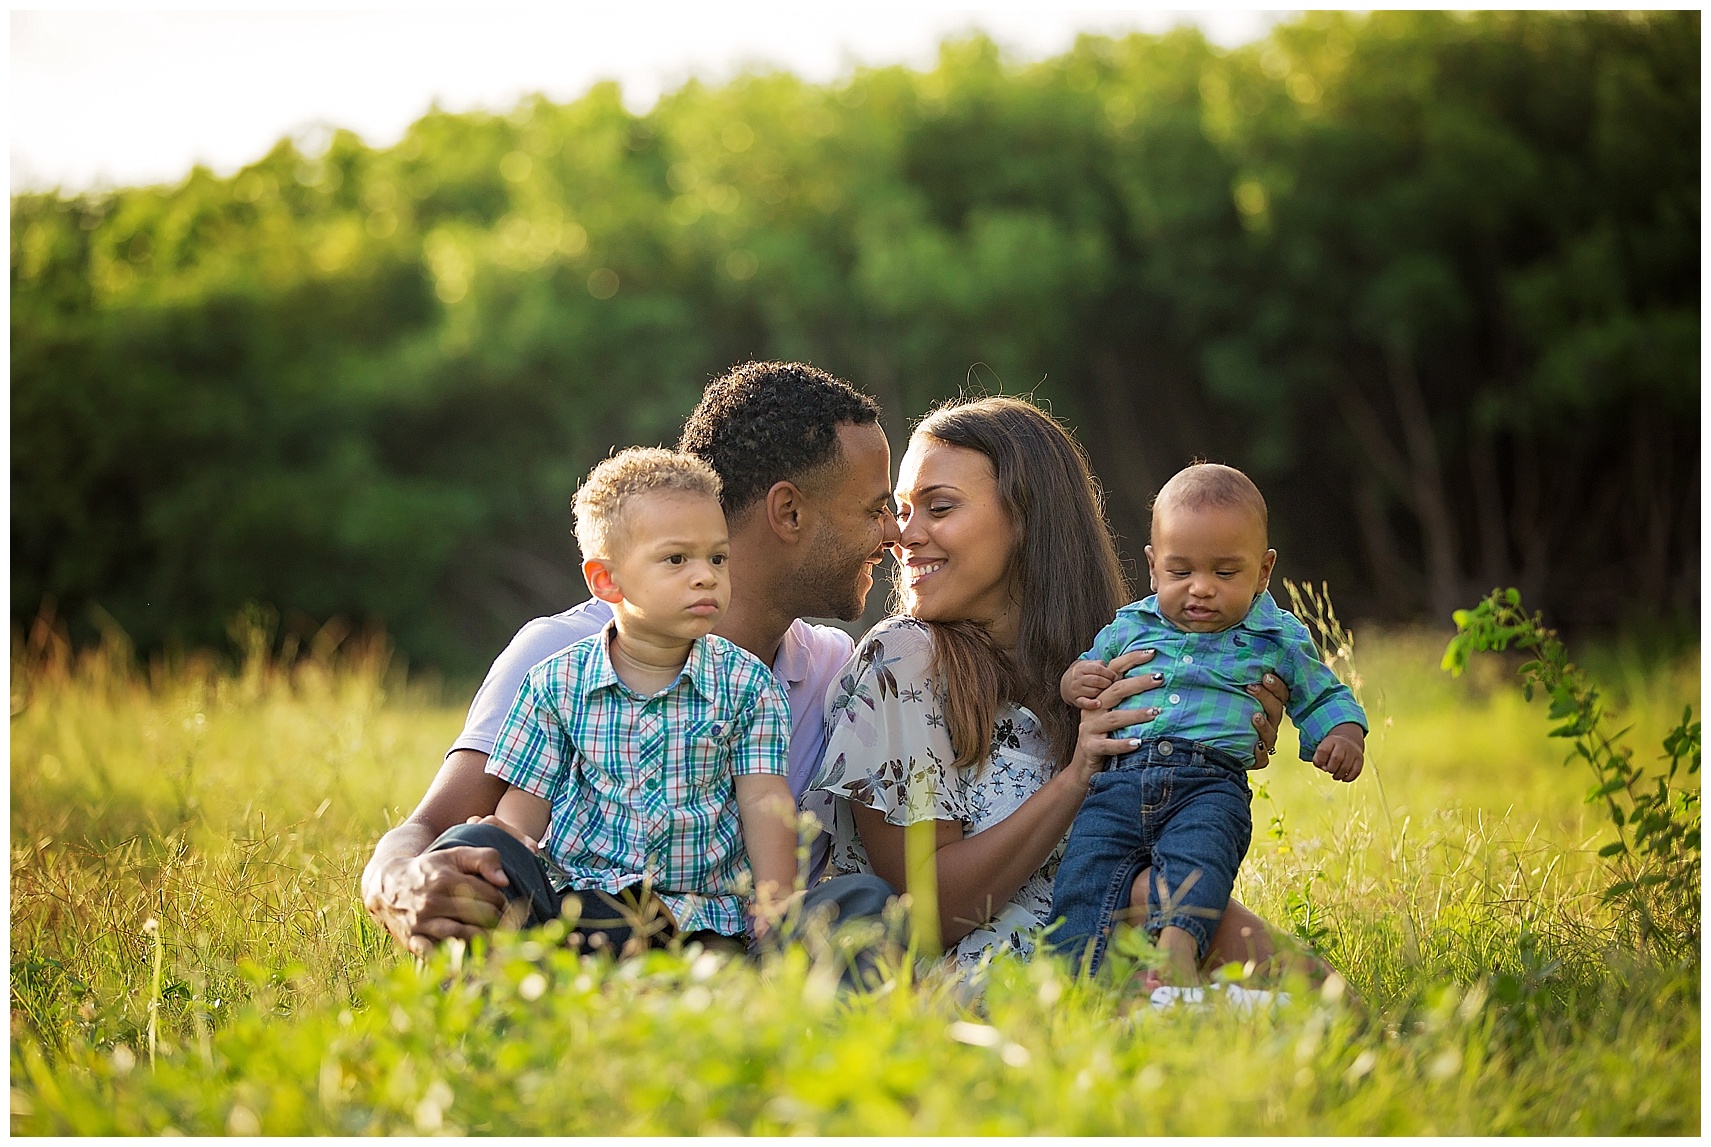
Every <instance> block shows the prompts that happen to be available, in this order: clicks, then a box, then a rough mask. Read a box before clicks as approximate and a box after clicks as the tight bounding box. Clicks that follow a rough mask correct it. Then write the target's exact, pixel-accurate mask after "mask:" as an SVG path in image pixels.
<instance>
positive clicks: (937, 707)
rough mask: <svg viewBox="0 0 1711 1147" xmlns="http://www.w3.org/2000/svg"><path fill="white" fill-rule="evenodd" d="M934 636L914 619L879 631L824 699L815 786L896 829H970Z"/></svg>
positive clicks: (895, 620)
mask: <svg viewBox="0 0 1711 1147" xmlns="http://www.w3.org/2000/svg"><path fill="white" fill-rule="evenodd" d="M932 661H933V641H932V635H931V634H930V633H929V631H928V630H927V628H926V627H925V626H924V625H922V624H921V623H920V622H918V621H915V620H914V619H912V618H903V617H899V618H892V619H890V620H888V621H885V622H882V623H880V624H879V625H877V626H875V627H874V628H873V629H872V630H871V631H870V632H869V633H868V635H867V636H866V637H865V638H863V639H862V641H861V644H860V645H858V646H856V651H855V654H854V655H853V656H852V657H851V658H850V660H849V662H848V663H847V664H845V666H844V668H843V671H842V672H841V673H839V675H838V679H837V680H836V681H835V682H834V683H833V685H832V688H831V689H830V690H829V691H828V693H827V696H826V755H825V757H824V759H823V763H822V764H821V767H820V772H819V774H818V776H816V778H815V780H814V784H813V785H812V786H811V787H813V788H815V789H823V790H825V791H826V792H829V793H831V794H832V795H834V796H839V797H844V798H847V799H848V800H851V801H855V802H857V803H860V804H863V805H866V806H867V807H868V808H871V809H874V810H876V811H878V812H881V813H883V814H885V819H886V820H887V821H889V822H890V823H892V824H899V825H903V824H913V823H915V822H916V821H921V820H956V821H963V822H964V823H967V822H968V820H969V812H968V808H967V804H968V800H967V794H966V793H965V792H964V791H963V786H962V785H960V784H958V783H957V779H956V778H955V777H954V776H953V775H952V774H953V770H952V765H951V763H952V762H953V761H954V760H955V759H956V754H955V752H954V751H953V750H952V749H951V738H950V731H949V729H948V728H947V726H946V724H945V715H944V705H943V701H942V699H941V698H940V696H939V690H938V688H937V685H936V682H935V679H934V677H933V674H932Z"/></svg>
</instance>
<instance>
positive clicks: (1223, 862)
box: [1147, 769, 1253, 983]
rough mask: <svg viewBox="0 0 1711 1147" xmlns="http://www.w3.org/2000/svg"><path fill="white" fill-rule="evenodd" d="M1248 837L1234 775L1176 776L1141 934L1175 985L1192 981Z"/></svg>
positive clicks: (1244, 795)
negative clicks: (1162, 957)
mask: <svg viewBox="0 0 1711 1147" xmlns="http://www.w3.org/2000/svg"><path fill="white" fill-rule="evenodd" d="M1252 835H1253V814H1252V811H1251V810H1250V808H1249V796H1248V789H1247V785H1246V783H1245V782H1244V781H1243V780H1241V779H1239V778H1238V777H1237V775H1236V774H1235V773H1233V772H1232V773H1229V774H1223V773H1222V772H1221V771H1219V772H1216V773H1215V772H1213V771H1211V770H1198V769H1197V770H1177V776H1176V778H1175V780H1174V782H1173V785H1172V793H1171V815H1170V818H1169V820H1168V822H1167V823H1166V825H1165V827H1164V829H1163V830H1162V831H1161V832H1160V833H1159V837H1158V841H1157V843H1155V844H1154V845H1153V850H1152V854H1153V855H1152V859H1153V871H1152V880H1151V882H1150V885H1149V887H1148V888H1147V909H1148V912H1147V930H1148V931H1149V932H1153V933H1155V934H1156V935H1157V936H1158V943H1159V947H1160V948H1162V949H1163V950H1164V952H1165V954H1166V955H1167V956H1168V957H1169V958H1170V964H1171V971H1172V974H1173V976H1174V977H1176V978H1177V982H1179V983H1193V982H1195V980H1197V979H1198V969H1199V967H1200V963H1201V961H1202V960H1204V959H1205V958H1206V954H1207V952H1208V951H1209V950H1210V949H1211V945H1212V936H1213V933H1215V932H1216V931H1217V929H1218V922H1219V920H1220V919H1221V918H1222V917H1223V914H1224V908H1225V906H1226V905H1228V904H1229V902H1230V890H1231V888H1233V887H1234V886H1235V882H1236V870H1237V869H1238V868H1240V867H1241V864H1242V859H1243V858H1244V857H1245V856H1247V852H1248V842H1249V839H1250V838H1251V837H1252Z"/></svg>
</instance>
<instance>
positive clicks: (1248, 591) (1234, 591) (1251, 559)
mask: <svg viewBox="0 0 1711 1147" xmlns="http://www.w3.org/2000/svg"><path fill="white" fill-rule="evenodd" d="M1152 542H1153V544H1152V545H1150V546H1148V547H1147V572H1148V573H1149V574H1151V575H1152V583H1153V589H1154V591H1155V592H1157V593H1158V602H1159V610H1160V612H1162V613H1163V614H1164V615H1165V617H1166V618H1168V619H1169V620H1170V621H1171V622H1172V623H1173V624H1175V625H1176V627H1177V628H1178V629H1183V630H1187V631H1188V632H1189V633H1217V632H1219V631H1220V630H1225V629H1228V628H1230V627H1231V626H1232V625H1235V624H1236V623H1237V622H1239V621H1241V620H1242V618H1244V617H1246V616H1247V613H1248V608H1249V607H1250V606H1252V605H1253V602H1254V598H1255V596H1257V595H1258V594H1259V592H1260V591H1261V590H1263V589H1264V588H1265V587H1266V583H1267V582H1268V581H1269V580H1270V579H1271V567H1272V564H1273V563H1274V562H1276V561H1277V551H1276V550H1271V549H1267V548H1266V544H1265V526H1264V525H1263V524H1262V523H1261V522H1260V520H1259V515H1257V514H1255V513H1254V512H1253V511H1252V510H1248V509H1245V508H1242V507H1236V506H1206V507H1202V508H1200V509H1194V510H1190V509H1182V508H1179V507H1161V508H1159V509H1158V510H1156V511H1155V512H1154V514H1153V537H1152Z"/></svg>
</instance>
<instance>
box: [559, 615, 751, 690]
mask: <svg viewBox="0 0 1711 1147" xmlns="http://www.w3.org/2000/svg"><path fill="white" fill-rule="evenodd" d="M617 631H618V627H617V622H615V621H608V622H607V623H606V624H605V625H604V626H603V627H602V628H601V630H600V640H599V641H596V642H595V643H594V652H593V656H592V658H591V659H590V660H589V662H588V664H587V665H586V667H585V668H586V673H585V675H584V677H583V688H582V694H583V696H585V697H589V696H593V695H594V694H595V693H598V692H599V691H600V690H602V689H611V688H621V689H628V688H629V686H628V685H625V684H624V681H623V679H622V678H621V677H619V676H618V670H617V669H616V668H615V667H614V666H613V665H612V637H613V635H614V634H616V633H617ZM714 660H715V659H714V657H713V654H712V652H711V651H710V650H709V649H708V648H707V639H706V638H705V637H698V638H696V639H695V641H694V643H693V644H692V645H690V647H689V660H688V661H686V662H684V664H683V671H682V672H681V673H679V674H678V675H677V680H676V681H673V682H672V683H671V684H670V685H669V686H667V689H668V690H670V689H675V688H677V685H678V683H679V682H681V681H683V680H685V679H687V680H688V681H689V684H690V685H691V686H692V687H693V688H694V689H695V691H696V692H697V693H699V694H701V696H702V697H703V698H704V699H706V700H712V699H713V697H714V696H716V695H717V691H718V682H717V681H716V680H715V679H714V668H715V666H714Z"/></svg>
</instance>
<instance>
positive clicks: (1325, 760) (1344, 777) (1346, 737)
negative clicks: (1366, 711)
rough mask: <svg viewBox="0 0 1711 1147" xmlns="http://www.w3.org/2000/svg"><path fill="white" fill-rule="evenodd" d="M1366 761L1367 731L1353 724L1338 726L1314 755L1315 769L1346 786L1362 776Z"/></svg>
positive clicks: (1321, 743) (1322, 742) (1320, 743)
mask: <svg viewBox="0 0 1711 1147" xmlns="http://www.w3.org/2000/svg"><path fill="white" fill-rule="evenodd" d="M1365 761H1366V730H1365V729H1362V728H1361V727H1360V726H1359V725H1356V724H1354V723H1353V722H1347V723H1345V724H1341V725H1338V726H1337V727H1336V728H1334V729H1332V730H1331V731H1330V732H1329V733H1326V734H1325V739H1324V740H1323V741H1320V742H1319V748H1318V750H1317V751H1316V752H1314V754H1313V767H1314V768H1316V769H1323V770H1324V771H1325V772H1327V773H1330V774H1331V776H1332V777H1333V778H1334V779H1336V780H1339V781H1342V782H1344V783H1345V784H1346V783H1348V782H1349V781H1352V780H1354V779H1355V778H1356V777H1358V776H1360V770H1361V765H1362V764H1364V763H1365Z"/></svg>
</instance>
